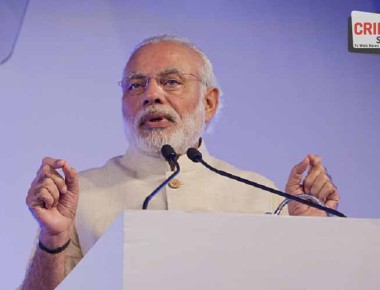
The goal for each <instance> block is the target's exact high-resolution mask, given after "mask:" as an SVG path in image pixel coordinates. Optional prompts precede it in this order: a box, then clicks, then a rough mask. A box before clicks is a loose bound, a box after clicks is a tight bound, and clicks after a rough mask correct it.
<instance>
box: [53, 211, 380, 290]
mask: <svg viewBox="0 0 380 290" xmlns="http://www.w3.org/2000/svg"><path fill="white" fill-rule="evenodd" d="M379 273H380V220H370V219H350V218H347V219H344V218H315V217H282V216H281V217H279V216H270V215H251V214H223V213H199V212H191V213H190V212H175V211H125V212H123V213H122V214H121V215H120V216H119V217H118V218H117V219H116V220H115V222H114V223H113V224H112V225H111V226H110V227H109V228H108V229H107V231H106V233H105V234H104V235H103V236H102V237H101V238H100V239H99V240H98V241H97V242H96V244H95V245H94V246H93V247H92V248H91V250H90V251H89V252H88V253H87V255H86V256H85V257H84V258H83V259H82V261H81V262H80V263H79V264H78V265H77V267H76V268H75V269H74V270H73V271H72V272H71V273H70V274H69V275H68V276H67V277H66V279H65V280H64V281H63V282H62V283H61V284H60V285H59V287H58V288H57V289H59V290H65V289H70V290H77V289H78V290H79V289H80V290H84V289H91V290H98V289H102V290H104V289H112V290H118V289H127V290H129V289H132V290H137V289H138V290H145V289H149V290H152V289H155V290H157V289H167V290H169V289H170V290H174V289H175V290H182V289H184V290H185V289H192V290H194V289H207V290H214V289H215V290H224V289H234V290H235V289H236V290H243V289H244V290H245V289H247V290H248V289H249V290H252V289H259V290H266V289H273V290H279V289H292V290H293V289H316V290H317V289H318V290H320V289H344V290H349V289H355V290H357V289H376V290H377V289H380V275H379Z"/></svg>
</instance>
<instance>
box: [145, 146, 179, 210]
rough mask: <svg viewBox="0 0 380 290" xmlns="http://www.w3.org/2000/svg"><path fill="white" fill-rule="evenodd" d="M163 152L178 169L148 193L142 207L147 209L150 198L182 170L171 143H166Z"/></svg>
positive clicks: (167, 159)
mask: <svg viewBox="0 0 380 290" xmlns="http://www.w3.org/2000/svg"><path fill="white" fill-rule="evenodd" d="M161 153H162V155H163V156H164V157H165V159H166V161H168V162H169V164H171V163H174V165H175V167H176V170H175V171H174V172H173V173H172V174H171V175H170V176H169V177H168V178H167V179H165V180H164V181H163V182H162V183H161V184H160V185H159V186H158V187H157V188H156V189H155V190H153V192H152V193H151V194H150V195H148V196H147V197H146V198H145V200H144V203H143V205H142V209H143V210H146V209H147V208H148V205H149V202H150V200H151V199H152V198H153V197H154V196H155V195H156V194H157V193H158V192H159V191H160V190H161V189H162V188H163V187H165V186H166V185H167V184H168V183H169V182H170V181H171V180H172V179H173V178H174V177H175V176H176V175H177V174H178V173H179V171H180V167H179V164H178V162H177V158H176V157H177V154H176V153H175V151H174V149H173V148H172V147H171V146H170V145H164V146H162V148H161Z"/></svg>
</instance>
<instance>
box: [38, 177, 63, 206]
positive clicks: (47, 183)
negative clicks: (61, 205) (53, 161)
mask: <svg viewBox="0 0 380 290" xmlns="http://www.w3.org/2000/svg"><path fill="white" fill-rule="evenodd" d="M41 188H46V189H47V190H48V192H49V193H50V194H51V196H52V197H53V200H54V202H53V204H52V206H53V207H56V206H57V204H58V202H59V196H60V193H59V190H58V188H57V186H56V184H55V182H54V181H53V180H52V179H51V178H46V179H45V180H44V182H43V183H42V184H41Z"/></svg>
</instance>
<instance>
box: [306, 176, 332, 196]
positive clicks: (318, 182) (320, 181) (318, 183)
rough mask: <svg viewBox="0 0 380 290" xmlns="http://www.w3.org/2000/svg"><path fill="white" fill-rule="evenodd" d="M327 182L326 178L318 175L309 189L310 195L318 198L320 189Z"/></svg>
mask: <svg viewBox="0 0 380 290" xmlns="http://www.w3.org/2000/svg"><path fill="white" fill-rule="evenodd" d="M328 181H329V179H328V177H327V176H326V175H325V174H319V175H318V176H317V177H316V178H315V180H314V183H313V184H312V185H311V187H310V193H311V194H312V195H313V196H316V197H318V196H319V194H320V192H321V190H322V188H323V187H324V186H325V184H326V183H327V182H328Z"/></svg>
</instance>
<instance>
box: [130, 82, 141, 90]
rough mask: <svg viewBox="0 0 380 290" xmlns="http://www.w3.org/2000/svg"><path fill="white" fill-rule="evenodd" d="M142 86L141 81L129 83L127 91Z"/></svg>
mask: <svg viewBox="0 0 380 290" xmlns="http://www.w3.org/2000/svg"><path fill="white" fill-rule="evenodd" d="M143 87H144V84H143V83H138V82H137V83H131V84H130V85H129V86H128V91H134V90H138V89H141V88H143Z"/></svg>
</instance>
